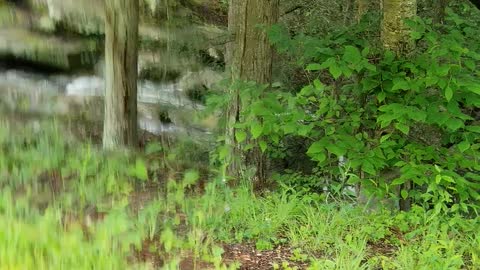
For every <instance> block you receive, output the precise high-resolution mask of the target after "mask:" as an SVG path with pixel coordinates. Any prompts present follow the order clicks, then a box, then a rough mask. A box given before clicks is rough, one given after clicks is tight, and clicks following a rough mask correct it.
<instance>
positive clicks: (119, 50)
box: [103, 0, 139, 149]
mask: <svg viewBox="0 0 480 270" xmlns="http://www.w3.org/2000/svg"><path fill="white" fill-rule="evenodd" d="M138 20H139V4H138V0H106V1H105V65H106V67H105V77H106V84H105V85H106V89H105V119H104V129H103V146H104V148H106V149H115V148H120V147H124V146H129V147H132V146H136V144H137V132H138V131H137V128H138V127H137V62H138Z"/></svg>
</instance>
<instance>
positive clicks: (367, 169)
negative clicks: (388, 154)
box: [362, 160, 377, 175]
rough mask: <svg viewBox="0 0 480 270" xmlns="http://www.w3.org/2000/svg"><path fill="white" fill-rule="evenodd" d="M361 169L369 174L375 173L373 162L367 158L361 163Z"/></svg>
mask: <svg viewBox="0 0 480 270" xmlns="http://www.w3.org/2000/svg"><path fill="white" fill-rule="evenodd" d="M362 170H363V171H364V172H366V173H368V174H371V175H375V174H377V171H376V170H375V167H374V166H373V164H372V163H371V162H369V161H367V160H365V161H364V162H363V163H362Z"/></svg>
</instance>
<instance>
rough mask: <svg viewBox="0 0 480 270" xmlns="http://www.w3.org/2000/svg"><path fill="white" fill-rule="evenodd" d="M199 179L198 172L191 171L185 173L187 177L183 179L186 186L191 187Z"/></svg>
mask: <svg viewBox="0 0 480 270" xmlns="http://www.w3.org/2000/svg"><path fill="white" fill-rule="evenodd" d="M199 178H200V175H199V174H198V172H197V171H196V170H189V171H187V172H186V173H185V176H184V177H183V183H184V184H185V185H186V186H191V185H193V184H195V183H196V182H197V180H198V179H199Z"/></svg>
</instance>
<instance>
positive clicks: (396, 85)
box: [392, 78, 410, 91]
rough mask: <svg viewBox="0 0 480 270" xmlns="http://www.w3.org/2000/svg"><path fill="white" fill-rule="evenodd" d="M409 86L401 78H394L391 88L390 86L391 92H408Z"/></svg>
mask: <svg viewBox="0 0 480 270" xmlns="http://www.w3.org/2000/svg"><path fill="white" fill-rule="evenodd" d="M409 89H410V85H409V84H408V82H407V81H406V80H405V79H402V78H395V79H394V80H393V86H392V91H396V90H409Z"/></svg>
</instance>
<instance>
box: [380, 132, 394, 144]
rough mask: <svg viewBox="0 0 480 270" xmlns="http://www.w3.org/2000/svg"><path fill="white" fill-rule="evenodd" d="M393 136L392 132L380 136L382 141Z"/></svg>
mask: <svg viewBox="0 0 480 270" xmlns="http://www.w3.org/2000/svg"><path fill="white" fill-rule="evenodd" d="M391 136H392V134H387V135H383V136H382V138H380V143H383V142H385V141H386V140H388V139H389V138H390V137H391Z"/></svg>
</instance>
